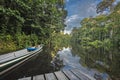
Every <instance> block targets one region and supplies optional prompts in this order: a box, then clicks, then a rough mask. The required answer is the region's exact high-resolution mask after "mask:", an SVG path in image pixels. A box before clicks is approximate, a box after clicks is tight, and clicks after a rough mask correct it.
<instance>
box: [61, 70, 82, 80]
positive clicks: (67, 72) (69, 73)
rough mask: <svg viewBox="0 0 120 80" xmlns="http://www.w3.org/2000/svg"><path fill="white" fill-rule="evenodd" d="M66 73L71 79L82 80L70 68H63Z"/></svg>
mask: <svg viewBox="0 0 120 80" xmlns="http://www.w3.org/2000/svg"><path fill="white" fill-rule="evenodd" d="M63 72H64V73H65V75H66V76H67V77H68V78H69V79H70V80H80V79H79V78H78V77H76V76H75V75H74V74H73V73H72V72H71V71H69V70H63Z"/></svg>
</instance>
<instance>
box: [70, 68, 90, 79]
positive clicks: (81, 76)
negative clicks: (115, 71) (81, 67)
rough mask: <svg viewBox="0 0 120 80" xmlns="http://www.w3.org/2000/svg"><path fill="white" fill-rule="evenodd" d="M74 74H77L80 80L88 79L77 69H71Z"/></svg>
mask: <svg viewBox="0 0 120 80" xmlns="http://www.w3.org/2000/svg"><path fill="white" fill-rule="evenodd" d="M71 71H72V72H73V73H74V74H75V75H76V76H78V77H79V78H80V79H81V80H90V79H89V78H88V77H86V76H85V75H83V74H81V73H80V72H79V71H78V70H75V69H72V70H71Z"/></svg>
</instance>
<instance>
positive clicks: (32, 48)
mask: <svg viewBox="0 0 120 80" xmlns="http://www.w3.org/2000/svg"><path fill="white" fill-rule="evenodd" d="M36 49H37V48H35V47H28V48H27V50H28V51H34V50H36Z"/></svg>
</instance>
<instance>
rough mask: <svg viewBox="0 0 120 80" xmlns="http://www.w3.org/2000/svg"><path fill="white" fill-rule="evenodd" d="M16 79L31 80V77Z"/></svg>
mask: <svg viewBox="0 0 120 80" xmlns="http://www.w3.org/2000/svg"><path fill="white" fill-rule="evenodd" d="M18 80H31V77H26V78H21V79H18Z"/></svg>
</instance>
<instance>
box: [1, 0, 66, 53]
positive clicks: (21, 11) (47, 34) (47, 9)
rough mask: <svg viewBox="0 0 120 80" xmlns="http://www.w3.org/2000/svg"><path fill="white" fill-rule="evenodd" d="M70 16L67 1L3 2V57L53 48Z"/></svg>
mask: <svg viewBox="0 0 120 80" xmlns="http://www.w3.org/2000/svg"><path fill="white" fill-rule="evenodd" d="M66 14H67V11H65V10H64V0H0V53H6V52H10V51H14V50H18V49H21V48H25V47H28V46H35V45H37V44H50V41H51V39H52V34H53V33H54V34H59V32H60V31H61V30H63V29H64V27H65V25H64V18H65V17H66Z"/></svg>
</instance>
